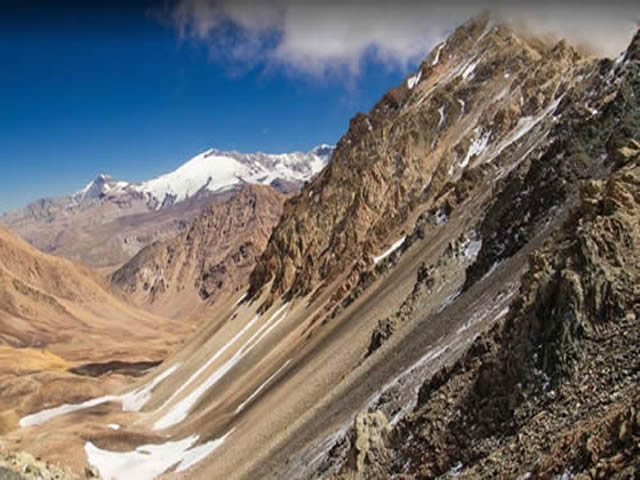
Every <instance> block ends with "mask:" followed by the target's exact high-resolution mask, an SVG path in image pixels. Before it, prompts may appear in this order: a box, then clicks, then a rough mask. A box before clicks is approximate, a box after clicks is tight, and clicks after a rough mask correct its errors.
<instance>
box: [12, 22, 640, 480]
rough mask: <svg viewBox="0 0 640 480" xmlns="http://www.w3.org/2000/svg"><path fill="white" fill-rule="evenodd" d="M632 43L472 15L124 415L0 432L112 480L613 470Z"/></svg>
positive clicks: (373, 117)
mask: <svg viewBox="0 0 640 480" xmlns="http://www.w3.org/2000/svg"><path fill="white" fill-rule="evenodd" d="M639 44H640V34H639V35H638V36H637V37H636V38H635V39H634V40H633V42H632V44H631V47H630V48H629V50H628V51H627V52H626V53H625V54H624V55H621V56H620V57H619V58H618V59H616V60H615V61H613V60H609V59H595V58H582V57H581V56H580V55H579V54H578V53H576V51H575V50H574V49H573V48H572V47H570V46H569V45H567V44H566V43H565V42H558V43H548V42H547V41H546V40H540V39H537V38H534V37H531V36H530V35H528V34H527V33H526V32H521V31H520V30H518V29H517V28H514V27H513V26H511V25H508V24H505V23H497V22H494V21H491V20H490V19H489V18H475V19H472V20H471V21H469V22H468V23H467V24H465V25H463V26H462V27H460V28H459V29H458V30H456V31H455V32H454V34H453V35H452V36H451V37H450V38H449V39H447V41H446V42H444V43H443V44H442V45H439V46H437V47H436V48H435V49H434V51H433V52H432V53H431V54H430V55H429V56H428V57H427V59H426V60H425V61H424V62H423V64H422V65H421V68H420V71H419V72H418V73H417V74H416V75H412V76H411V77H409V78H408V79H407V82H406V83H405V84H403V85H401V86H399V87H398V88H396V89H393V90H391V91H390V93H389V94H387V95H386V96H385V97H384V98H383V99H382V100H381V101H380V102H379V103H378V104H377V105H376V107H374V109H373V110H372V112H371V113H370V114H369V115H358V116H356V117H355V118H354V120H353V121H352V123H351V126H350V129H349V131H348V132H347V134H346V135H345V136H344V137H343V138H342V140H341V141H340V142H339V144H338V147H337V150H336V153H335V155H334V157H333V158H334V159H333V163H332V164H331V166H330V167H329V168H328V169H326V170H325V171H324V172H323V173H322V174H320V176H319V177H317V178H316V179H315V180H314V181H312V182H311V183H310V184H309V185H307V187H305V188H304V189H303V191H302V193H301V194H300V195H299V196H296V197H294V198H292V199H291V200H289V201H288V202H287V203H286V204H285V207H284V212H283V216H282V218H281V220H280V222H279V224H278V226H277V227H276V228H275V230H274V233H273V234H272V236H271V238H270V240H269V242H268V245H267V247H266V249H265V252H264V253H263V255H262V256H261V259H260V262H259V263H258V265H257V266H256V269H255V270H254V272H253V274H252V276H251V279H250V284H249V286H248V287H249V292H248V293H249V297H248V298H247V299H246V300H245V301H239V300H240V299H241V298H242V294H241V292H238V293H237V299H236V298H235V297H234V298H230V299H229V300H227V301H226V302H224V303H223V304H221V305H219V306H218V308H216V309H215V312H212V314H211V318H210V319H209V321H208V322H207V323H205V324H204V325H203V326H202V328H201V330H200V331H199V332H198V333H197V334H196V335H195V336H193V337H192V338H191V339H190V340H189V341H188V342H187V343H186V344H185V345H184V347H183V348H181V349H180V350H179V351H177V352H176V353H175V355H173V356H172V357H171V358H170V359H168V360H167V362H165V363H164V364H163V365H162V366H161V367H160V368H159V369H157V370H156V371H155V372H154V373H153V374H152V375H150V376H148V377H146V378H143V379H141V381H140V384H139V385H138V386H137V389H141V390H142V391H144V392H148V397H147V398H146V399H145V402H144V404H143V405H142V407H141V408H140V409H138V410H137V411H134V412H123V411H122V408H121V407H122V405H121V403H122V402H121V399H122V396H117V397H109V396H108V397H101V398H99V399H95V400H94V401H92V402H89V403H85V404H81V405H76V406H74V408H73V411H72V412H71V413H69V412H66V411H64V412H60V411H57V410H56V411H45V412H40V413H39V414H36V416H35V417H34V416H31V417H30V418H29V419H28V421H25V422H23V423H25V424H29V425H31V427H29V428H24V429H21V430H18V431H16V432H13V433H12V434H11V435H8V436H6V437H5V441H6V442H7V444H8V445H9V446H11V447H20V448H22V449H27V450H29V451H33V452H34V453H35V454H38V455H43V456H45V458H47V459H50V460H53V461H59V460H60V459H61V458H60V453H59V452H60V449H63V451H64V452H65V456H66V460H67V461H68V462H69V465H70V466H71V467H73V468H74V469H75V470H76V471H78V472H81V471H82V469H83V468H84V467H85V466H86V464H87V463H89V464H91V465H93V466H94V467H95V468H96V469H97V470H98V471H99V472H100V474H101V475H103V476H104V477H105V478H118V479H120V480H123V479H125V480H126V479H128V478H131V479H134V478H135V479H136V480H141V479H150V478H154V477H158V476H161V477H162V478H168V479H173V478H196V479H199V478H203V479H208V478H212V477H219V478H243V479H244V478H248V479H254V478H274V479H275V478H287V479H298V478H300V479H303V478H304V479H306V478H327V477H332V476H335V477H338V478H393V477H394V476H395V477H396V478H437V477H444V478H448V477H450V478H455V477H457V476H459V475H465V476H467V478H478V477H480V478H484V477H488V478H534V477H536V476H538V477H541V478H548V477H551V478H552V477H553V475H560V476H562V475H564V474H566V475H567V476H569V475H572V472H576V473H578V472H579V473H583V472H587V473H588V474H589V475H591V476H592V477H593V478H606V477H607V476H611V475H615V474H619V475H620V478H634V477H633V475H635V473H636V472H635V471H634V470H633V469H634V468H637V465H636V464H637V458H638V454H637V426H636V425H637V407H636V405H637V395H638V392H637V384H638V382H637V380H638V379H637V371H638V368H637V367H638V366H637V357H638V356H637V353H638V352H637V346H638V345H639V344H640V342H639V341H638V329H637V327H638V325H637V321H636V318H637V317H638V312H637V306H638V301H637V298H638V292H637V283H638V279H637V278H636V277H637V273H638V272H637V265H636V263H637V262H636V261H635V258H636V257H637V253H638V252H637V247H636V245H637V244H638V242H637V238H636V237H637V235H638V232H637V213H638V212H637V208H638V183H637V176H638V159H637V152H636V150H637V144H635V143H633V142H634V140H636V141H637V139H638V137H640V108H639V99H640V83H639V81H638V79H639V78H640V75H639V69H640V58H638V51H639V48H640V47H639ZM554 232H555V233H554ZM137 389H136V390H126V392H125V393H124V394H123V395H131V394H133V393H134V392H136V391H138V390H137ZM578 403H579V404H580V405H578ZM34 419H36V420H38V419H46V420H47V421H43V422H40V423H41V424H40V425H35V422H34ZM634 422H635V423H634ZM111 423H117V424H118V425H119V426H121V428H119V430H118V431H117V432H113V431H109V428H108V427H107V425H109V424H111ZM624 475H627V477H625V476H624ZM628 475H631V476H628ZM614 478H615V477H614Z"/></svg>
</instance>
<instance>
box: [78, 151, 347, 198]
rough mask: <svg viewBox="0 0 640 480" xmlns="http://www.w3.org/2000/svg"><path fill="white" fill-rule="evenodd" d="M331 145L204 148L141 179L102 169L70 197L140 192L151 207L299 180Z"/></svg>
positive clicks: (326, 157)
mask: <svg viewBox="0 0 640 480" xmlns="http://www.w3.org/2000/svg"><path fill="white" fill-rule="evenodd" d="M334 148H335V147H334V146H332V145H326V144H322V145H318V146H317V147H315V148H314V149H312V150H311V151H310V152H292V153H281V154H271V153H262V152H257V153H240V152H233V151H230V152H228V151H221V150H216V149H213V148H212V149H209V150H206V151H204V152H202V153H200V154H198V155H196V156H195V157H193V158H191V159H190V160H189V161H187V162H186V163H184V164H183V165H181V166H180V167H178V168H177V169H176V170H174V171H172V172H169V173H166V174H164V175H161V176H159V177H157V178H154V179H151V180H148V181H146V182H142V183H128V182H123V181H118V180H114V179H113V178H112V177H111V176H110V175H106V174H104V173H101V174H100V175H98V176H97V177H96V178H95V179H94V180H92V181H91V182H89V183H88V184H87V185H86V186H85V187H84V188H83V189H82V190H80V191H78V192H76V193H74V194H73V195H71V200H72V204H73V205H78V204H80V203H83V202H85V201H89V200H102V199H105V198H120V197H122V196H124V195H135V196H137V197H138V198H140V197H141V196H142V198H144V199H145V200H146V201H147V204H148V206H149V207H150V208H152V209H156V210H158V209H161V208H162V207H164V206H169V205H172V204H174V203H178V202H182V201H184V200H186V199H188V198H191V197H192V196H194V195H196V194H198V193H199V192H224V191H227V190H231V189H233V188H236V187H237V186H239V185H241V184H243V183H261V184H267V185H273V186H274V187H276V188H278V186H279V185H283V184H288V185H291V184H293V185H294V186H295V185H297V184H302V183H303V182H305V181H307V180H310V179H311V178H313V177H314V176H315V175H317V174H318V173H319V172H320V171H321V170H322V169H323V168H324V167H325V166H326V165H327V164H328V163H329V161H330V160H331V155H332V154H333V150H334Z"/></svg>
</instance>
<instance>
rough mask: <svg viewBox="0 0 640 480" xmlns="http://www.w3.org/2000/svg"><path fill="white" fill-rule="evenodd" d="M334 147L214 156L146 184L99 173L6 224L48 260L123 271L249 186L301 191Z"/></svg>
mask: <svg viewBox="0 0 640 480" xmlns="http://www.w3.org/2000/svg"><path fill="white" fill-rule="evenodd" d="M333 150H334V147H333V146H331V145H319V146H317V147H315V148H314V149H313V150H311V151H310V152H306V153H305V152H293V153H283V154H267V153H248V154H246V153H239V152H226V151H220V150H214V149H210V150H207V151H205V152H202V153H200V154H198V155H196V156H195V157H193V158H191V159H190V160H189V161H187V162H186V163H184V164H183V165H181V166H180V167H178V168H177V169H176V170H174V171H172V172H169V173H166V174H164V175H161V176H159V177H157V178H153V179H151V180H148V181H144V182H141V183H132V182H127V181H123V180H118V179H114V178H112V177H111V176H109V175H106V174H104V173H101V174H100V175H98V176H97V177H96V178H95V179H94V180H93V181H91V182H89V183H88V184H87V185H86V186H85V187H84V188H82V189H81V190H79V191H77V192H75V193H73V194H70V195H65V196H61V197H57V198H43V199H40V200H36V201H34V202H32V203H31V204H29V205H27V206H25V207H24V208H22V209H21V210H17V211H14V212H9V213H8V214H7V215H4V216H2V217H0V225H3V226H5V227H7V228H9V229H12V230H14V231H15V232H17V233H19V234H20V235H21V236H22V237H23V238H24V239H26V240H27V241H28V242H29V243H31V244H32V245H34V246H35V247H36V248H39V249H41V250H43V251H45V252H49V253H55V254H57V255H62V256H66V257H68V258H71V259H73V260H76V261H80V262H83V263H86V264H88V265H91V266H94V267H101V268H102V267H107V266H117V265H121V264H122V263H123V262H125V261H127V260H129V259H130V258H131V257H132V256H133V255H135V254H136V253H137V252H138V251H139V250H140V249H141V248H143V247H144V246H146V245H148V244H150V243H152V242H154V241H158V240H167V239H170V238H173V237H174V236H175V235H177V234H178V233H179V232H181V231H182V230H184V228H186V225H188V223H189V222H190V221H191V220H193V218H194V217H195V216H196V215H197V214H198V212H199V211H200V209H201V208H203V207H204V206H205V205H207V204H209V203H210V202H215V201H224V200H225V198H226V197H228V195H227V193H230V192H232V191H234V190H238V189H240V188H241V187H242V186H243V185H246V184H264V185H269V186H271V187H273V188H274V189H276V190H278V191H280V192H282V193H290V192H295V191H298V190H300V189H301V188H302V186H303V184H304V182H306V181H308V180H311V179H312V178H313V177H314V176H315V175H316V174H317V173H318V172H320V171H321V170H322V169H323V168H324V167H325V166H326V165H327V163H329V161H330V159H331V156H332V154H333Z"/></svg>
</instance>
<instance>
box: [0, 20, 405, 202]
mask: <svg viewBox="0 0 640 480" xmlns="http://www.w3.org/2000/svg"><path fill="white" fill-rule="evenodd" d="M0 32H1V33H0V40H1V41H0V212H2V211H8V210H12V209H14V208H18V207H20V206H22V205H24V204H26V203H27V202H28V201H31V200H34V199H36V198H40V197H44V196H52V195H58V194H63V193H69V192H73V191H75V190H77V189H79V188H81V187H82V186H83V185H84V184H85V183H86V182H88V181H89V180H91V179H92V178H93V177H95V175H96V174H98V173H100V172H103V171H104V172H106V173H110V174H112V175H113V176H115V177H116V178H122V179H125V180H129V181H139V180H143V179H147V178H150V177H152V176H155V175H158V174H160V173H163V172H166V171H169V170H172V169H174V168H176V167H177V166H179V165H180V164H181V163H183V162H184V161H186V160H187V159H188V158H190V157H191V156H193V155H195V154H196V153H198V152H199V151H202V150H204V149H206V148H208V147H216V148H220V149H236V150H240V151H255V150H261V151H267V152H283V151H291V150H308V149H310V148H311V147H313V146H314V145H316V144H317V143H324V142H327V143H333V142H336V141H337V140H338V139H339V137H340V136H341V135H342V134H343V133H344V131H345V129H346V128H347V125H348V121H349V118H350V117H351V116H353V114H355V113H356V112H357V111H359V110H368V109H369V108H370V107H371V106H372V105H373V104H374V103H375V101H376V100H377V99H378V98H379V97H380V96H381V95H382V94H383V93H384V92H385V91H386V90H387V89H388V88H389V87H391V86H393V85H395V84H397V83H398V82H400V81H402V78H403V77H404V76H405V75H406V73H407V71H406V68H404V67H403V68H395V67H389V66H388V65H385V64H384V63H382V62H380V61H377V60H376V59H375V58H373V57H372V58H371V59H365V60H364V61H363V62H362V68H361V69H360V70H359V72H358V74H357V78H355V76H354V75H351V74H349V73H345V72H344V71H336V72H334V73H330V74H326V75H320V76H319V75H315V74H312V73H309V72H304V71H297V70H295V69H291V68H286V67H283V68H271V67H269V66H266V65H264V64H260V63H257V64H255V65H251V64H249V63H245V64H243V65H241V66H239V65H238V62H234V63H233V64H230V61H228V60H223V59H220V58H216V57H215V56H213V55H212V53H211V51H210V47H209V45H208V44H206V42H199V41H197V40H195V39H188V38H180V37H179V35H178V34H177V32H176V29H175V28H172V27H171V25H167V24H166V23H165V22H159V21H158V20H157V19H156V18H154V17H153V16H150V15H148V13H147V12H146V10H145V9H144V8H139V9H131V10H127V12H126V14H125V15H122V12H116V11H109V10H106V11H97V10H83V11H69V10H65V11H49V12H48V14H47V15H42V16H40V17H38V19H37V21H36V22H31V21H30V20H29V21H27V19H26V18H24V19H23V18H22V17H20V16H17V17H16V18H13V19H12V21H11V22H9V21H6V20H5V23H4V24H3V25H2V27H1V28H0ZM365 57H366V55H365ZM251 63H254V62H251ZM407 68H408V67H407Z"/></svg>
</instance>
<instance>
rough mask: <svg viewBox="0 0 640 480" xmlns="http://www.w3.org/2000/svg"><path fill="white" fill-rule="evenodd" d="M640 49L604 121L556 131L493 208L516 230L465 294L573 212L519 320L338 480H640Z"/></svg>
mask: <svg viewBox="0 0 640 480" xmlns="http://www.w3.org/2000/svg"><path fill="white" fill-rule="evenodd" d="M639 42H640V32H639V34H638V35H637V36H636V37H635V38H634V40H633V42H632V44H631V46H630V48H629V49H628V50H627V52H626V54H624V55H623V56H621V57H620V58H619V59H618V60H617V61H616V62H610V61H603V62H601V63H600V66H599V71H600V72H601V73H602V78H604V80H605V81H604V84H603V86H601V88H600V89H599V92H600V93H602V92H603V91H604V92H607V94H606V95H605V99H606V100H607V101H606V103H605V104H604V105H603V106H602V107H603V108H602V110H601V111H600V112H599V113H598V114H597V115H593V116H587V118H585V117H584V116H583V117H580V116H579V115H575V114H574V115H571V116H567V119H566V121H564V122H559V123H558V124H557V127H556V130H559V131H558V132H556V135H555V136H556V141H555V142H554V143H552V144H551V145H550V147H549V149H548V150H547V151H546V152H542V154H541V156H540V157H539V158H537V159H536V158H535V157H534V159H533V160H532V161H529V162H525V163H524V164H523V166H522V167H521V168H519V169H516V170H514V171H512V172H511V173H510V174H509V175H507V177H506V178H505V180H504V182H503V183H502V184H501V185H500V187H501V188H502V191H501V193H500V194H499V195H498V196H497V197H496V198H495V200H494V204H493V207H492V208H489V209H488V210H487V213H486V216H485V218H484V220H483V221H482V224H483V225H493V226H494V227H495V225H497V224H500V225H502V226H503V227H504V226H508V228H502V229H501V230H496V229H495V228H494V229H493V230H491V229H490V228H486V230H483V233H484V234H485V235H486V233H488V232H490V231H491V232H493V233H492V235H491V236H485V235H483V239H487V240H488V241H487V240H485V241H484V242H483V245H482V249H481V251H480V252H479V254H478V256H477V259H476V261H475V262H474V263H473V264H472V265H471V266H469V267H468V268H467V275H466V282H465V284H464V289H469V288H471V286H472V285H473V284H474V283H476V282H478V281H479V280H480V279H481V278H482V277H484V276H486V275H491V271H492V268H493V267H492V265H495V264H496V262H498V263H499V262H502V261H504V260H505V259H507V258H509V257H510V256H511V255H513V254H514V253H515V252H516V251H518V250H520V249H522V248H523V247H524V246H525V245H527V243H529V242H531V240H532V238H533V237H534V231H535V228H533V224H532V223H530V222H532V219H534V218H537V220H535V221H534V223H538V224H539V223H540V222H541V221H542V222H549V219H550V218H553V211H554V210H558V209H567V211H568V214H567V215H566V216H564V217H563V218H564V220H563V221H562V223H560V224H559V227H558V228H557V229H556V230H555V231H554V233H553V235H551V236H550V237H549V238H548V239H547V240H546V242H545V243H544V245H543V246H542V247H540V248H538V249H537V250H535V251H534V252H533V253H532V254H531V255H530V259H529V269H528V271H527V272H526V273H525V274H524V276H523V277H522V279H521V282H520V291H519V293H518V295H517V296H516V297H515V299H514V300H513V301H512V302H511V304H510V309H509V312H508V314H507V315H506V316H505V317H504V318H503V319H501V320H499V321H498V322H497V324H496V325H495V326H494V327H493V328H492V329H491V330H490V331H488V332H486V333H484V334H482V335H480V336H478V337H477V338H476V339H475V341H474V342H473V343H472V344H471V346H470V348H469V349H468V350H467V351H466V353H464V355H462V357H461V358H460V359H459V360H457V361H454V362H452V363H451V364H449V365H445V366H444V367H443V368H442V369H441V370H439V371H438V372H437V373H435V375H433V376H432V377H430V378H427V380H426V381H425V382H424V384H423V386H422V388H420V390H419V392H418V395H417V401H416V405H415V408H414V409H413V411H412V412H411V413H409V414H407V415H406V416H405V417H404V418H402V419H401V420H400V421H399V423H398V424H397V426H396V427H394V428H393V429H392V430H391V431H389V432H386V433H385V437H384V442H383V444H384V448H383V449H382V450H383V451H382V453H380V451H378V452H377V453H376V454H375V455H374V456H372V457H370V460H371V461H370V462H369V463H368V464H366V465H364V466H361V467H357V466H356V467H354V466H353V464H350V463H349V462H348V461H347V459H348V458H349V457H348V455H349V453H348V452H350V451H351V452H352V451H353V449H355V450H356V451H358V448H359V447H358V446H357V445H356V444H355V443H353V441H354V440H351V441H350V442H347V450H346V451H345V450H344V449H343V450H342V453H341V454H340V455H342V456H341V457H340V458H342V460H341V462H342V467H341V472H340V473H339V474H337V475H335V477H336V478H390V477H397V478H407V479H408V478H453V477H455V478H485V477H500V478H522V479H525V478H552V477H553V478H560V477H562V476H563V475H565V476H567V475H568V476H570V477H571V478H580V479H587V478H589V479H596V478H636V476H637V475H638V472H639V471H640V464H639V463H638V458H640V456H639V453H640V452H639V451H638V438H640V423H639V418H640V417H639V416H638V405H639V401H640V390H639V389H638V371H639V370H638V369H639V365H638V362H637V359H638V353H639V352H638V344H639V343H638V338H639V334H640V330H639V327H640V324H639V323H638V320H637V319H638V318H639V317H638V314H639V310H638V308H639V306H640V303H639V299H640V292H639V291H638V288H637V285H638V283H639V278H638V276H639V275H640V268H639V266H638V262H637V261H636V259H637V258H638V253H639V252H637V251H636V250H637V245H638V244H640V243H639V241H638V240H639V235H640V231H639V230H638V222H637V217H638V214H639V213H640V212H639V208H640V176H639V175H640V144H639V143H638V142H637V140H636V139H637V138H638V136H640V115H639V114H638V112H639V111H640V108H639V106H640V83H639V82H638V78H639V77H638V72H639V68H640V64H639V63H638V60H639V59H638V58H637V56H634V53H633V52H636V51H637V48H638V45H639ZM611 85H614V86H615V87H614V89H613V94H612V95H611V92H610V91H609V90H608V88H610V87H611ZM580 107H581V105H580V104H574V105H572V107H571V108H572V110H573V111H574V112H575V109H576V108H580ZM524 179H526V180H527V181H525V180H524ZM507 201H509V202H510V203H508V205H513V204H514V203H515V204H517V205H519V209H518V213H517V218H518V221H515V218H516V217H515V216H513V215H512V214H511V213H510V212H507V211H506V210H507V209H505V208H504V205H505V202H507ZM494 215H495V216H494ZM494 239H495V240H494ZM498 246H500V248H498ZM419 283H420V282H417V284H416V285H418V284H419ZM415 291H416V290H414V292H415ZM374 335H375V334H374ZM374 338H375V336H374ZM372 408H373V410H372V411H373V412H375V407H372ZM356 431H357V428H355V429H353V430H352V432H354V433H352V434H351V435H355V437H353V438H354V439H355V438H356V437H357V435H356ZM348 445H352V447H351V450H349V449H348V448H349V447H348ZM378 450H380V448H378ZM338 451H340V450H336V453H337V452H338Z"/></svg>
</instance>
